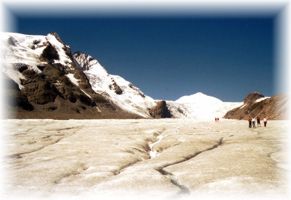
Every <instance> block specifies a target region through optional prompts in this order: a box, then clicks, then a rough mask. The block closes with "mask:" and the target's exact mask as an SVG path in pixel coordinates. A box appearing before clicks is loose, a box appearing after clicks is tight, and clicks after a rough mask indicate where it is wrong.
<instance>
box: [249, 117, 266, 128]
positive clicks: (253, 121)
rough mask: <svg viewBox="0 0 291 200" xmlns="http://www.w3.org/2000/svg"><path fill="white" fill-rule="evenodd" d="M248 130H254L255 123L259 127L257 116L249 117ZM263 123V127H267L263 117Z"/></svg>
mask: <svg viewBox="0 0 291 200" xmlns="http://www.w3.org/2000/svg"><path fill="white" fill-rule="evenodd" d="M248 121H249V128H255V127H256V121H257V126H261V118H260V117H259V116H258V117H256V118H255V117H251V116H249V119H248ZM263 122H264V127H267V118H266V117H264V118H263Z"/></svg>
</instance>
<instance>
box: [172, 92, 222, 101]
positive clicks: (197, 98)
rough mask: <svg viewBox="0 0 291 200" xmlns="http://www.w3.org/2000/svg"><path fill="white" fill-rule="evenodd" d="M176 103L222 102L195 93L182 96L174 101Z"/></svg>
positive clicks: (200, 93)
mask: <svg viewBox="0 0 291 200" xmlns="http://www.w3.org/2000/svg"><path fill="white" fill-rule="evenodd" d="M176 102H177V103H198V102H200V103H203V102H204V103H210V102H212V103H222V101H221V100H220V99H218V98H215V97H212V96H208V95H206V94H204V93H202V92H197V93H195V94H192V95H188V96H182V97H180V98H179V99H177V100H176Z"/></svg>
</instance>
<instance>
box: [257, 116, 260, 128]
mask: <svg viewBox="0 0 291 200" xmlns="http://www.w3.org/2000/svg"><path fill="white" fill-rule="evenodd" d="M257 125H258V126H261V119H260V117H257Z"/></svg>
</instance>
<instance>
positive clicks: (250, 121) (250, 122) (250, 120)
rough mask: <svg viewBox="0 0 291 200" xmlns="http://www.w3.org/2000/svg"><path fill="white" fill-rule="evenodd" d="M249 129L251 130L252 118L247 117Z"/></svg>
mask: <svg viewBox="0 0 291 200" xmlns="http://www.w3.org/2000/svg"><path fill="white" fill-rule="evenodd" d="M249 128H252V118H251V117H249Z"/></svg>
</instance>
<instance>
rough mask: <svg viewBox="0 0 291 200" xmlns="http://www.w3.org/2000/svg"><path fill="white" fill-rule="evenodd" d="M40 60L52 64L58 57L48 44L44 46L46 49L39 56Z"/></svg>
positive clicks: (53, 48)
mask: <svg viewBox="0 0 291 200" xmlns="http://www.w3.org/2000/svg"><path fill="white" fill-rule="evenodd" d="M41 58H42V59H43V60H47V61H48V62H49V63H53V61H54V60H59V59H60V56H59V54H58V52H57V50H56V49H55V47H53V46H52V45H51V44H50V43H48V45H47V46H46V48H45V49H44V50H43V52H42V54H41Z"/></svg>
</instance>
